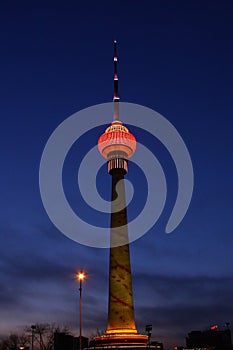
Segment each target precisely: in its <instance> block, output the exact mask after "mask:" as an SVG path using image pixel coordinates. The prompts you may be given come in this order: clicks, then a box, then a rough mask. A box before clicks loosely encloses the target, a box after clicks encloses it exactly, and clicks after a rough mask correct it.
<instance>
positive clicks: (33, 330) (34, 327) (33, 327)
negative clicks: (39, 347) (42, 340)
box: [31, 324, 36, 350]
mask: <svg viewBox="0 0 233 350" xmlns="http://www.w3.org/2000/svg"><path fill="white" fill-rule="evenodd" d="M31 330H32V350H34V334H35V330H36V326H35V325H34V324H33V325H32V326H31Z"/></svg>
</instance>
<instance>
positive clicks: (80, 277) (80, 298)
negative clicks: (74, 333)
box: [77, 271, 86, 350]
mask: <svg viewBox="0 0 233 350" xmlns="http://www.w3.org/2000/svg"><path fill="white" fill-rule="evenodd" d="M77 278H78V280H79V350H82V282H83V280H84V279H85V278H86V276H85V273H84V272H83V271H79V273H78V274H77Z"/></svg>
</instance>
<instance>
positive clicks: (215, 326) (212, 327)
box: [210, 324, 218, 331]
mask: <svg viewBox="0 0 233 350" xmlns="http://www.w3.org/2000/svg"><path fill="white" fill-rule="evenodd" d="M210 329H211V331H214V330H216V329H218V325H217V324H215V325H214V326H211V327H210Z"/></svg>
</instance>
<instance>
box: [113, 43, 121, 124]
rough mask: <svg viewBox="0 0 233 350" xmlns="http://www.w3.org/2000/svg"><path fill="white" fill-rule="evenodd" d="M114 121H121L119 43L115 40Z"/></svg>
mask: <svg viewBox="0 0 233 350" xmlns="http://www.w3.org/2000/svg"><path fill="white" fill-rule="evenodd" d="M113 62H114V97H113V102H114V120H119V101H120V97H119V95H118V75H117V41H116V40H114V57H113Z"/></svg>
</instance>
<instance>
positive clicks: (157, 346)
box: [148, 340, 163, 350]
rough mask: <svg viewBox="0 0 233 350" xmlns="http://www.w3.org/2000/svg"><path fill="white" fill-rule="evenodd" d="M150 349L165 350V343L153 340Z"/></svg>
mask: <svg viewBox="0 0 233 350" xmlns="http://www.w3.org/2000/svg"><path fill="white" fill-rule="evenodd" d="M150 347H151V348H153V349H158V350H163V343H160V342H158V341H154V340H152V341H151V342H150V345H148V349H150Z"/></svg>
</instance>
